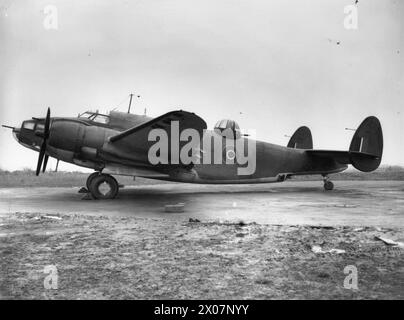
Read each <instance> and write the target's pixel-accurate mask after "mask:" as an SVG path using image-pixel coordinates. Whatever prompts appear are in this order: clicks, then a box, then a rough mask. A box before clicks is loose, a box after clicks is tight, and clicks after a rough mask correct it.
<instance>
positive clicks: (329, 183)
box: [323, 175, 334, 191]
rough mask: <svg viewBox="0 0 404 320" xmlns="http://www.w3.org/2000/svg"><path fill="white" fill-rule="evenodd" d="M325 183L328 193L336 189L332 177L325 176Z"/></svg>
mask: <svg viewBox="0 0 404 320" xmlns="http://www.w3.org/2000/svg"><path fill="white" fill-rule="evenodd" d="M323 181H324V189H325V190H327V191H330V190H332V189H334V184H333V183H332V181H331V180H330V177H329V176H327V175H323Z"/></svg>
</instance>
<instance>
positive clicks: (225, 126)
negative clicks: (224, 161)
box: [214, 119, 241, 139]
mask: <svg viewBox="0 0 404 320" xmlns="http://www.w3.org/2000/svg"><path fill="white" fill-rule="evenodd" d="M214 130H215V131H216V132H217V133H219V134H221V135H222V136H224V137H226V138H231V139H238V138H240V136H241V134H240V127H239V125H238V124H237V122H236V121H234V120H229V119H224V120H220V121H218V122H217V123H216V125H215V128H214Z"/></svg>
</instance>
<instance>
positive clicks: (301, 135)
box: [287, 126, 313, 149]
mask: <svg viewBox="0 0 404 320" xmlns="http://www.w3.org/2000/svg"><path fill="white" fill-rule="evenodd" d="M287 147H288V148H295V149H313V138H312V136H311V131H310V129H309V128H307V127H304V126H303V127H300V128H299V129H297V130H296V132H295V133H294V134H293V136H292V138H290V140H289V143H288V145H287Z"/></svg>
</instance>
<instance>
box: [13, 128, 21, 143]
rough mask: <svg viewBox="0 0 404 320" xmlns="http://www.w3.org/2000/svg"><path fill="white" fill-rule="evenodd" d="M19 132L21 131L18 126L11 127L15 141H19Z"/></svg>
mask: <svg viewBox="0 0 404 320" xmlns="http://www.w3.org/2000/svg"><path fill="white" fill-rule="evenodd" d="M20 132H21V129H20V128H14V129H13V137H14V139H15V140H17V142H20Z"/></svg>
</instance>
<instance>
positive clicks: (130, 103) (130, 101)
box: [128, 93, 133, 113]
mask: <svg viewBox="0 0 404 320" xmlns="http://www.w3.org/2000/svg"><path fill="white" fill-rule="evenodd" d="M129 96H130V100H129V107H128V113H130V107H131V105H132V98H133V93H131V94H130V95H129Z"/></svg>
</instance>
